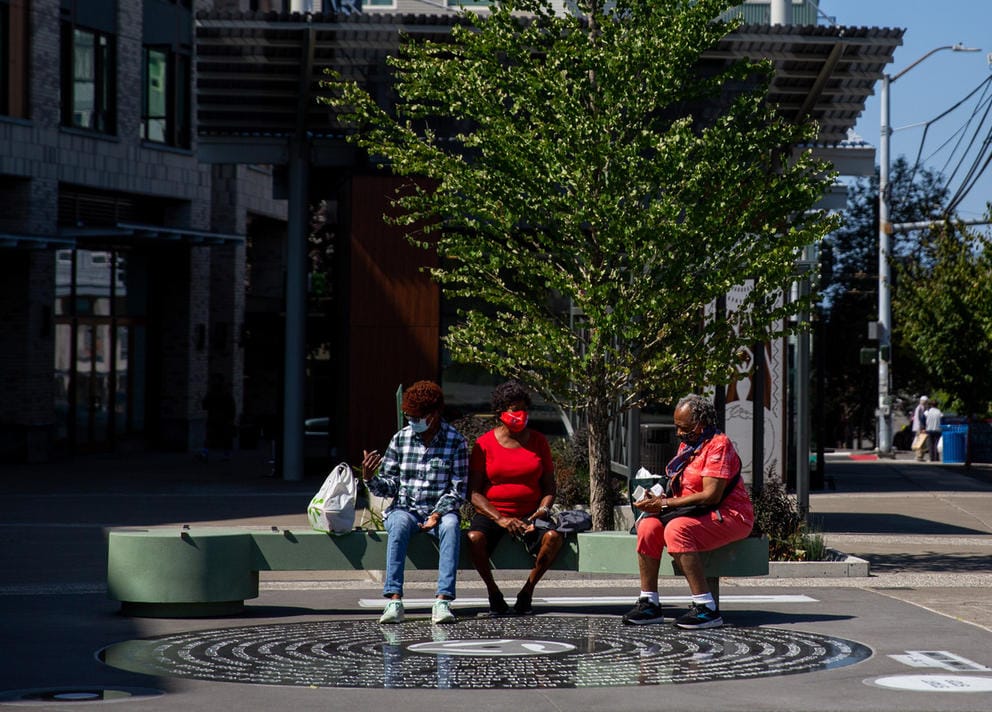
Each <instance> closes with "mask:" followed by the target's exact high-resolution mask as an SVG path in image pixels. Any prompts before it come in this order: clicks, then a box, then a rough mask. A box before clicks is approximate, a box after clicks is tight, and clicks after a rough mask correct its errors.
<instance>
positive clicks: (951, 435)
mask: <svg viewBox="0 0 992 712" xmlns="http://www.w3.org/2000/svg"><path fill="white" fill-rule="evenodd" d="M940 430H941V434H940V437H941V440H942V441H943V445H942V447H943V450H944V452H943V453H942V454H941V458H940V459H941V462H964V461H965V456H966V455H967V454H968V426H967V425H941V426H940Z"/></svg>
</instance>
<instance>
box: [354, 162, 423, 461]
mask: <svg viewBox="0 0 992 712" xmlns="http://www.w3.org/2000/svg"><path fill="white" fill-rule="evenodd" d="M408 180H409V179H403V178H395V177H391V176H356V177H355V178H353V180H352V189H351V233H350V235H349V248H350V256H351V257H350V282H351V288H350V299H349V310H348V311H349V314H348V317H349V318H348V329H349V338H348V344H349V349H348V459H349V461H350V462H353V463H358V462H360V461H361V455H362V449H363V448H364V449H373V448H376V449H378V450H380V451H382V450H383V449H384V448H385V446H386V445H387V444H388V442H389V438H390V436H391V435H392V434H393V432H395V430H396V398H395V395H396V387H397V386H398V385H401V384H402V385H403V386H404V387H406V386H409V385H410V384H411V383H413V382H414V381H417V380H420V379H422V378H428V379H433V380H436V379H437V378H438V374H439V372H440V367H439V353H440V291H439V289H438V287H437V285H436V284H435V283H434V281H433V280H432V279H431V277H430V275H429V274H427V273H426V272H425V271H424V268H425V267H432V266H434V265H436V264H437V255H436V253H435V252H434V251H432V250H424V249H421V248H420V247H414V246H413V245H411V244H410V243H409V242H407V240H406V239H405V238H404V234H405V232H406V228H402V227H397V226H394V225H389V224H387V223H386V222H385V221H384V220H383V215H384V214H385V213H387V212H388V211H389V210H390V209H391V208H390V205H389V201H390V198H391V197H393V196H394V195H395V191H396V189H397V188H399V187H400V186H402V185H403V184H404V183H406V182H408Z"/></svg>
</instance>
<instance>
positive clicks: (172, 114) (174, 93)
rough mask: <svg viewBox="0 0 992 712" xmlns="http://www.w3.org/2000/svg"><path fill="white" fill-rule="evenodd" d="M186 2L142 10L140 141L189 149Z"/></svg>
mask: <svg viewBox="0 0 992 712" xmlns="http://www.w3.org/2000/svg"><path fill="white" fill-rule="evenodd" d="M191 7H192V5H191V3H190V2H189V0H157V1H156V2H145V4H144V6H143V10H142V12H143V25H144V26H143V29H142V37H141V44H142V50H141V60H142V61H141V138H142V139H144V140H145V141H151V142H154V143H161V144H164V145H166V146H178V147H180V148H189V146H190V141H191V135H192V130H191V118H190V114H191V110H190V105H191V100H190V97H191V96H192V89H191V85H192V81H193V79H192V66H193V60H192V56H193V13H192V10H191Z"/></svg>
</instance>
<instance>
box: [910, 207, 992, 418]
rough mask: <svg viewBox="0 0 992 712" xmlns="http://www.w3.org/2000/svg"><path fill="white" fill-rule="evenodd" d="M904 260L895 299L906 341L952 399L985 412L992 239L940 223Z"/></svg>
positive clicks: (991, 335) (991, 349)
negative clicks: (917, 250)
mask: <svg viewBox="0 0 992 712" xmlns="http://www.w3.org/2000/svg"><path fill="white" fill-rule="evenodd" d="M920 253H921V254H920V255H919V257H918V259H916V260H910V261H906V262H904V263H902V265H901V268H900V270H899V289H898V290H896V291H895V294H894V298H893V312H894V316H895V319H896V321H895V323H896V324H897V325H899V328H900V330H901V331H902V334H903V339H904V341H905V342H906V344H907V345H908V346H909V347H910V348H912V349H913V351H914V353H915V354H916V358H917V359H919V361H920V363H921V364H922V365H923V366H924V368H926V370H927V372H928V373H929V374H930V375H931V378H932V379H933V382H934V384H935V385H936V386H937V387H939V388H940V390H941V391H943V392H945V393H947V394H949V395H950V396H951V397H952V399H953V400H952V401H951V402H950V403H948V404H946V406H950V407H951V408H959V409H961V410H963V411H964V413H965V414H967V415H975V414H977V415H982V416H984V415H986V414H987V413H988V412H989V406H990V403H992V379H990V378H989V376H988V374H989V372H990V370H992V238H989V236H987V235H983V234H980V233H977V232H973V231H969V230H964V229H962V230H958V229H956V228H955V226H954V225H953V224H947V225H945V226H944V227H943V229H940V228H935V229H934V230H932V231H931V232H930V233H929V234H928V235H927V236H926V238H925V239H924V240H923V241H922V242H921V244H920Z"/></svg>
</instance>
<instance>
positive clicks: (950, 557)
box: [864, 552, 992, 574]
mask: <svg viewBox="0 0 992 712" xmlns="http://www.w3.org/2000/svg"><path fill="white" fill-rule="evenodd" d="M864 557H865V558H867V559H868V561H869V562H871V570H872V572H875V573H885V572H888V573H891V572H893V571H907V572H918V573H921V574H922V573H942V572H953V573H958V574H969V573H976V574H977V573H989V572H990V571H992V560H990V558H989V556H987V555H978V554H946V553H938V552H924V553H921V554H874V553H873V554H865V555H864Z"/></svg>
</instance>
